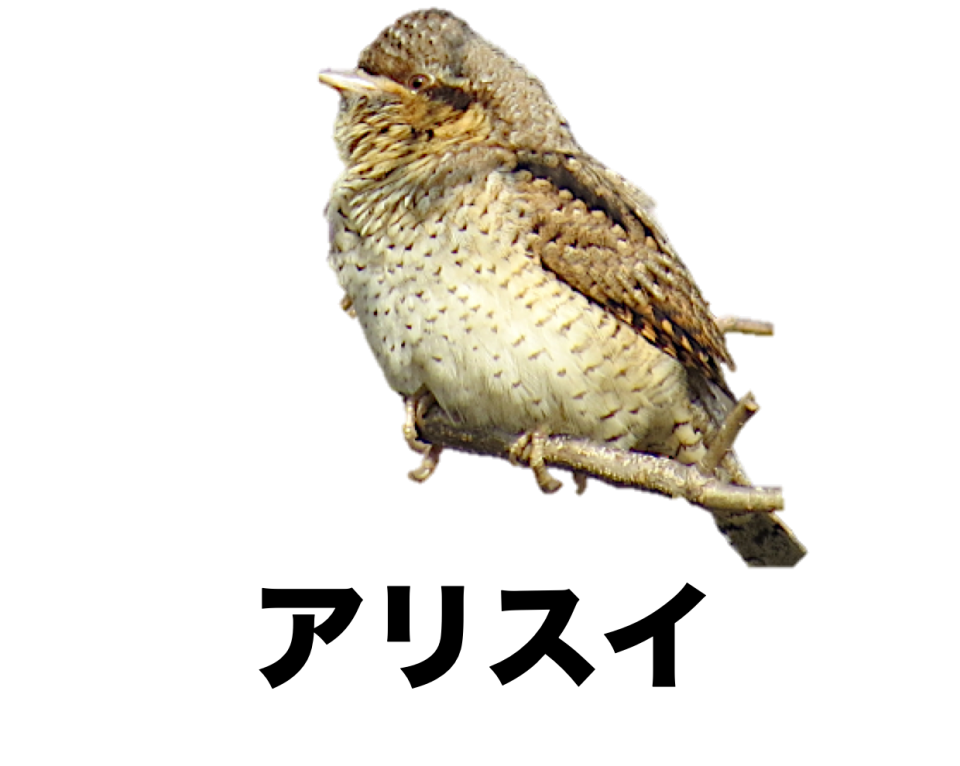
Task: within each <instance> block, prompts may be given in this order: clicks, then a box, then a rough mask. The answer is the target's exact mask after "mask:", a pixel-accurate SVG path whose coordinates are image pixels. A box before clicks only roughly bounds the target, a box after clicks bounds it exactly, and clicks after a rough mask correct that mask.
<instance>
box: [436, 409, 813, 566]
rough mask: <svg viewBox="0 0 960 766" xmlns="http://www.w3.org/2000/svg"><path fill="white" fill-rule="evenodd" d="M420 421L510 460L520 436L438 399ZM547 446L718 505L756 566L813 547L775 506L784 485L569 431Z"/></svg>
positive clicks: (624, 477) (575, 466)
mask: <svg viewBox="0 0 960 766" xmlns="http://www.w3.org/2000/svg"><path fill="white" fill-rule="evenodd" d="M748 417H749V416H748ZM744 422H745V421H744ZM417 425H418V431H419V436H420V439H422V440H423V441H426V442H429V443H431V444H434V445H437V446H438V447H444V448H450V449H455V450H459V451H462V452H470V453H474V454H479V455H490V456H493V457H498V458H503V459H505V460H509V459H510V454H511V446H512V445H513V444H514V443H515V442H516V440H517V435H516V434H510V433H506V432H503V431H497V430H494V429H484V430H473V429H463V428H461V427H459V426H457V425H456V424H455V423H453V422H452V421H451V420H450V419H449V418H448V417H447V416H446V415H445V413H444V412H443V411H442V410H441V409H440V408H439V407H436V406H435V407H431V408H430V409H429V411H427V412H426V413H425V415H424V416H423V417H422V419H421V420H420V421H419V422H418V424H417ZM735 435H736V434H734V436H735ZM541 447H542V453H541V454H542V457H543V462H544V463H545V464H546V465H549V466H552V467H555V468H563V469H567V470H570V471H573V472H574V474H575V475H577V474H579V475H581V476H589V477H590V478H594V479H598V480H599V481H603V482H605V483H607V484H612V485H614V486H617V487H632V488H636V489H641V490H645V491H648V492H656V493H658V494H662V495H667V496H668V497H680V498H683V499H685V500H687V501H688V502H690V503H693V504H694V505H698V506H700V507H701V508H705V509H707V510H709V511H711V512H712V513H713V515H714V519H715V521H716V523H717V526H718V527H719V528H720V531H721V532H723V534H724V535H725V536H726V537H727V539H728V540H729V542H730V544H731V545H732V546H733V547H734V549H736V551H737V552H738V553H739V554H740V556H741V557H742V558H743V559H744V561H746V562H747V563H748V564H750V565H751V566H793V565H794V564H796V563H797V561H799V560H800V559H801V558H802V557H803V555H804V554H805V553H806V550H805V549H804V547H803V545H801V544H800V542H799V541H798V540H797V539H796V537H794V536H793V533H792V532H791V531H790V529H789V528H788V527H787V526H786V525H785V524H783V522H782V521H780V519H779V518H778V517H777V516H776V514H774V513H772V511H775V510H780V509H782V508H783V493H782V492H781V490H780V489H779V488H778V487H749V486H740V485H736V484H727V483H724V482H721V481H719V480H718V479H716V478H712V477H710V476H705V475H704V474H703V473H702V472H701V470H700V469H699V468H698V467H696V466H686V465H683V464H681V463H678V462H677V461H675V460H671V459H669V458H664V457H658V456H656V455H647V454H644V453H639V452H629V451H626V450H617V449H611V448H609V447H603V446H600V445H597V444H593V443H592V442H589V441H586V440H583V439H573V438H570V437H566V436H550V437H546V438H545V439H544V440H543V443H542V445H541ZM721 457H722V456H721ZM578 485H579V482H578Z"/></svg>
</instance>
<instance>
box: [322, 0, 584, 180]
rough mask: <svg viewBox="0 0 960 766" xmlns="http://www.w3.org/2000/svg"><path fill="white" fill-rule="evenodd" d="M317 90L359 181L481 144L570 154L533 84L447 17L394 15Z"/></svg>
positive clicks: (571, 146) (563, 130)
mask: <svg viewBox="0 0 960 766" xmlns="http://www.w3.org/2000/svg"><path fill="white" fill-rule="evenodd" d="M320 81H321V82H322V83H324V84H325V85H329V86H330V87H332V88H335V89H336V90H338V91H339V92H340V95H341V97H342V99H341V105H340V113H339V115H338V118H337V129H336V140H337V145H338V147H339V150H340V153H341V156H342V157H343V159H344V161H345V162H347V164H348V165H350V166H352V167H354V168H358V167H359V168H362V169H364V170H366V172H367V174H375V175H382V174H383V173H386V172H390V169H391V168H392V167H395V166H396V165H397V164H398V163H410V162H415V161H417V160H420V159H424V160H426V159H429V158H430V157H435V158H437V157H450V156H451V155H455V154H456V152H458V151H461V150H464V149H467V148H469V147H475V146H481V145H482V146H489V147H491V148H496V149H501V150H508V151H520V150H525V149H526V150H537V151H560V152H569V151H573V150H575V149H576V143H575V142H574V140H573V137H572V136H571V134H570V132H569V129H568V128H567V125H566V122H565V121H564V120H563V118H562V117H561V115H560V113H559V112H558V111H557V109H556V107H555V106H554V104H553V102H552V101H551V100H550V97H549V96H548V95H547V93H546V90H545V89H544V87H543V85H542V84H541V83H540V81H539V80H537V79H536V78H535V77H533V76H532V75H531V74H529V73H528V72H527V71H526V70H525V69H524V68H523V67H522V66H521V65H520V64H518V63H517V62H516V61H514V60H513V59H511V58H510V57H509V56H507V55H506V54H504V53H503V52H502V51H500V50H499V49H497V48H495V47H494V46H492V45H490V44H489V43H488V42H487V41H486V40H484V39H483V38H482V37H480V36H479V35H477V34H476V33H475V32H474V31H473V30H472V29H471V28H470V27H469V26H467V24H466V23H465V22H463V21H462V20H461V19H459V18H457V17H456V16H454V15H453V14H451V13H449V12H447V11H441V10H428V11H416V12H414V13H410V14H407V15H406V16H403V17H402V18H400V19H398V20H397V21H396V22H395V23H394V24H392V25H391V26H389V27H387V28H386V29H385V30H384V31H383V32H381V33H380V35H379V37H377V39H376V40H374V42H373V43H371V44H370V45H369V46H368V47H367V48H366V49H365V50H364V51H363V53H362V54H361V55H360V61H359V66H358V67H357V68H356V69H353V70H348V71H324V72H321V73H320Z"/></svg>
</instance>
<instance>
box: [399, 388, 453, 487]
mask: <svg viewBox="0 0 960 766" xmlns="http://www.w3.org/2000/svg"><path fill="white" fill-rule="evenodd" d="M435 402H436V399H434V397H433V394H431V393H430V392H429V391H428V390H427V389H426V388H421V389H420V390H419V391H417V393H415V394H414V395H413V396H405V397H404V398H403V404H404V408H405V410H406V417H405V418H404V421H403V438H404V439H406V440H407V446H408V447H410V449H412V450H413V451H414V452H418V453H420V454H421V455H423V461H422V462H421V463H420V466H419V467H418V468H415V469H414V470H412V471H410V473H408V474H407V476H409V477H410V478H411V479H413V481H419V482H423V481H426V480H427V479H429V478H430V476H431V475H432V474H433V472H434V471H435V470H436V468H437V464H438V463H439V462H440V453H441V452H442V451H443V447H438V446H436V445H435V444H428V443H427V442H422V441H420V439H419V438H417V437H418V430H417V426H418V425H423V416H424V415H425V414H426V412H427V410H428V409H430V406H431V405H432V404H434V403H435Z"/></svg>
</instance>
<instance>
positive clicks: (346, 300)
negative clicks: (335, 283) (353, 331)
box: [340, 295, 357, 319]
mask: <svg viewBox="0 0 960 766" xmlns="http://www.w3.org/2000/svg"><path fill="white" fill-rule="evenodd" d="M340 308H342V309H343V310H344V311H346V312H347V316H349V317H352V318H354V319H356V318H357V310H356V309H355V308H354V307H353V298H351V297H350V296H349V295H344V296H343V298H342V299H341V300H340Z"/></svg>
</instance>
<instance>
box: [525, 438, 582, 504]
mask: <svg viewBox="0 0 960 766" xmlns="http://www.w3.org/2000/svg"><path fill="white" fill-rule="evenodd" d="M547 436H548V434H547V432H546V431H544V430H543V429H542V428H538V429H536V430H535V431H527V432H526V433H524V434H521V435H520V436H518V437H517V440H516V441H515V442H514V443H513V444H511V445H510V462H511V463H513V464H514V465H528V466H530V468H531V470H533V475H534V476H535V477H536V479H537V486H538V487H540V491H541V492H545V493H547V494H549V493H551V492H556V491H557V490H558V489H560V487H562V486H563V484H562V483H561V482H559V481H557V480H556V479H554V478H553V476H551V475H550V472H549V471H548V470H547V466H546V463H544V461H543V445H544V444H545V443H546V441H547ZM578 487H579V482H578Z"/></svg>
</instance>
